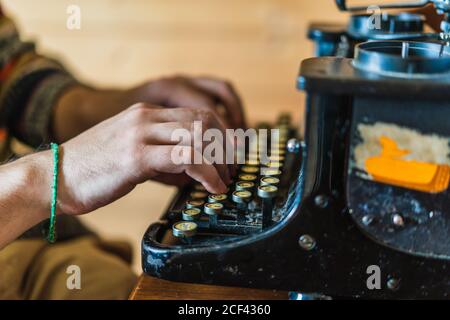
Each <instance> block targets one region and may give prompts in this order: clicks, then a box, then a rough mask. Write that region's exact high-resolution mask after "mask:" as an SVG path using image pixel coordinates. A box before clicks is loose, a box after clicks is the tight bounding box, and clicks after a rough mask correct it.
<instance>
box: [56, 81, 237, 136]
mask: <svg viewBox="0 0 450 320" xmlns="http://www.w3.org/2000/svg"><path fill="white" fill-rule="evenodd" d="M139 102H146V103H149V104H152V105H159V106H163V107H169V108H189V109H201V110H209V111H211V112H214V113H215V114H216V115H217V116H218V117H220V118H223V119H224V125H225V126H226V127H227V128H238V127H239V128H245V127H246V124H245V119H244V112H243V108H242V104H241V100H240V98H239V96H238V94H237V93H236V90H235V89H234V88H233V87H232V86H231V85H230V84H229V83H228V82H226V81H223V80H218V79H213V78H206V77H201V78H188V77H170V78H163V79H160V80H155V81H150V82H147V83H145V84H142V85H140V86H138V87H135V88H132V89H129V90H95V89H89V88H86V87H83V86H75V87H73V88H71V89H69V90H68V91H67V92H65V93H64V94H63V95H62V97H61V99H60V100H59V102H58V105H57V106H56V108H55V114H54V116H53V125H52V127H53V131H54V135H55V138H56V139H57V141H61V142H62V141H66V140H69V139H71V138H73V137H75V136H77V135H78V134H80V133H81V132H83V131H85V130H87V129H89V128H91V127H93V126H94V125H96V124H97V123H99V122H101V121H103V120H106V119H108V118H110V117H112V116H114V115H116V114H118V113H119V112H121V111H123V110H124V109H126V108H127V107H128V106H130V105H133V104H135V103H139ZM221 107H222V108H221Z"/></svg>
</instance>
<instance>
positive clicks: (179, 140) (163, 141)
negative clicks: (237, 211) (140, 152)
mask: <svg viewBox="0 0 450 320" xmlns="http://www.w3.org/2000/svg"><path fill="white" fill-rule="evenodd" d="M207 129H208V128H204V130H207ZM144 130H145V132H142V134H143V135H144V137H145V142H146V143H147V144H150V145H175V144H176V145H182V146H194V147H195V148H199V150H198V151H199V152H201V153H202V154H203V155H204V157H206V158H207V160H211V158H210V157H208V156H207V155H206V154H205V153H204V151H205V148H206V147H207V146H208V144H209V142H208V141H203V137H204V135H203V132H202V131H200V132H194V125H193V123H192V122H182V123H180V122H162V123H155V124H152V125H150V126H147V127H146V128H145V129H144ZM217 130H219V129H217ZM219 133H220V134H217V135H216V136H215V137H214V140H219V141H218V142H219V144H220V148H221V150H217V148H214V152H215V153H217V152H221V153H222V155H223V157H222V158H219V156H217V158H216V159H217V160H218V161H215V162H214V163H212V164H213V165H214V166H216V168H217V170H218V172H219V174H220V177H221V178H222V180H223V181H224V182H225V183H226V184H229V183H231V177H230V172H229V168H228V166H227V165H226V153H225V152H226V151H225V146H224V144H223V134H222V133H221V131H220V130H219ZM196 134H198V137H196V136H195V135H196ZM197 141H199V142H197ZM197 144H199V145H197ZM214 160H215V159H214Z"/></svg>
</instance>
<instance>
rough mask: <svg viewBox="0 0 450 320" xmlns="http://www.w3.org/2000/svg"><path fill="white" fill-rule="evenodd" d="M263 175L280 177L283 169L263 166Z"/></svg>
mask: <svg viewBox="0 0 450 320" xmlns="http://www.w3.org/2000/svg"><path fill="white" fill-rule="evenodd" d="M261 175H263V176H270V177H278V176H280V175H281V171H280V170H278V169H272V168H261Z"/></svg>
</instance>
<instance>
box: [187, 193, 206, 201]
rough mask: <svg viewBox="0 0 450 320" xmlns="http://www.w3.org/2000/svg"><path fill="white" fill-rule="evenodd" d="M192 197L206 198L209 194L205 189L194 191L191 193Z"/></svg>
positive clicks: (196, 198) (195, 198)
mask: <svg viewBox="0 0 450 320" xmlns="http://www.w3.org/2000/svg"><path fill="white" fill-rule="evenodd" d="M190 196H191V199H194V200H198V199H205V198H206V197H207V196H208V193H206V192H204V191H193V192H191V194H190Z"/></svg>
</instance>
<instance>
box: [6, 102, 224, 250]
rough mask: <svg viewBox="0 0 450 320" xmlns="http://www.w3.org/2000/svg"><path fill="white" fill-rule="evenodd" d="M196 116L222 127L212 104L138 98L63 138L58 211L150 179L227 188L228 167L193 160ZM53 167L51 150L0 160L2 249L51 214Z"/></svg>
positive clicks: (92, 205) (105, 200) (94, 202)
mask: <svg viewBox="0 0 450 320" xmlns="http://www.w3.org/2000/svg"><path fill="white" fill-rule="evenodd" d="M194 121H201V122H202V127H203V128H202V129H203V130H207V129H210V128H214V129H219V130H221V131H222V132H224V130H225V127H224V126H223V124H222V122H221V120H220V119H219V118H218V117H217V115H216V114H215V113H214V112H212V111H209V110H202V109H188V108H186V109H173V108H161V107H157V106H153V105H149V104H144V103H139V104H136V105H134V106H132V107H130V108H128V109H126V110H125V111H122V112H121V113H119V114H118V115H116V116H114V117H112V118H110V119H108V120H105V121H103V122H102V123H100V124H98V125H96V126H94V127H93V128H91V129H89V130H87V131H86V132H84V133H82V134H81V135H79V136H77V137H75V138H73V139H72V140H69V141H68V142H66V143H64V144H62V145H61V146H60V157H59V158H60V167H59V176H58V178H59V183H58V210H57V211H58V213H59V214H60V213H65V214H71V215H79V214H84V213H88V212H91V211H93V210H95V209H97V208H99V207H102V206H105V205H107V204H109V203H111V202H113V201H115V200H117V199H119V198H120V197H122V196H124V195H126V194H127V193H129V192H130V191H131V190H133V189H134V187H135V186H136V185H138V184H140V183H143V182H145V181H147V180H149V179H154V180H158V181H162V182H167V183H171V184H177V183H183V182H186V181H188V178H189V179H190V178H193V179H195V180H197V181H198V182H200V183H202V184H203V186H204V187H205V188H206V189H207V190H208V191H209V192H211V193H224V192H226V185H227V184H229V183H230V173H229V172H228V169H229V168H228V166H227V165H225V164H215V165H213V164H211V163H210V162H208V161H205V159H204V161H203V162H202V163H201V164H190V163H192V162H194V161H193V160H192V159H193V155H194V154H201V155H202V154H203V150H200V149H201V145H200V149H195V148H194V147H193V146H196V145H194V143H193V141H192V140H193V139H195V137H194V136H195V135H194V134H193V132H192V130H193V123H194ZM176 129H185V130H183V131H184V132H186V133H190V135H188V137H190V138H191V139H192V140H187V139H183V140H182V141H183V143H184V144H183V145H179V144H178V143H179V141H172V133H173V132H174V130H176ZM175 148H177V149H175ZM180 148H182V149H183V151H184V152H183V153H181V158H182V159H179V158H178V159H177V161H179V160H183V159H185V161H180V162H174V161H173V160H174V159H173V158H172V157H173V153H172V151H173V150H178V151H179V150H180ZM178 151H177V152H175V154H176V155H177V156H178V157H179V156H180V153H179V152H178ZM186 151H187V152H186ZM224 154H225V152H224ZM180 163H181V164H180ZM53 165H54V164H53V157H52V153H51V151H44V152H39V153H36V154H31V155H29V156H26V157H23V158H21V159H19V160H17V161H14V162H11V163H8V164H5V165H1V166H0V190H1V192H0V212H1V214H0V225H1V226H2V227H1V228H0V249H1V248H2V247H3V246H5V245H6V244H7V243H9V242H11V241H12V240H14V239H15V238H17V237H18V236H19V235H20V234H22V233H23V232H24V231H26V230H28V229H29V228H31V227H32V226H34V225H35V224H37V223H38V222H40V221H42V220H44V219H46V218H48V215H49V212H50V199H51V185H52V173H53Z"/></svg>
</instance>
